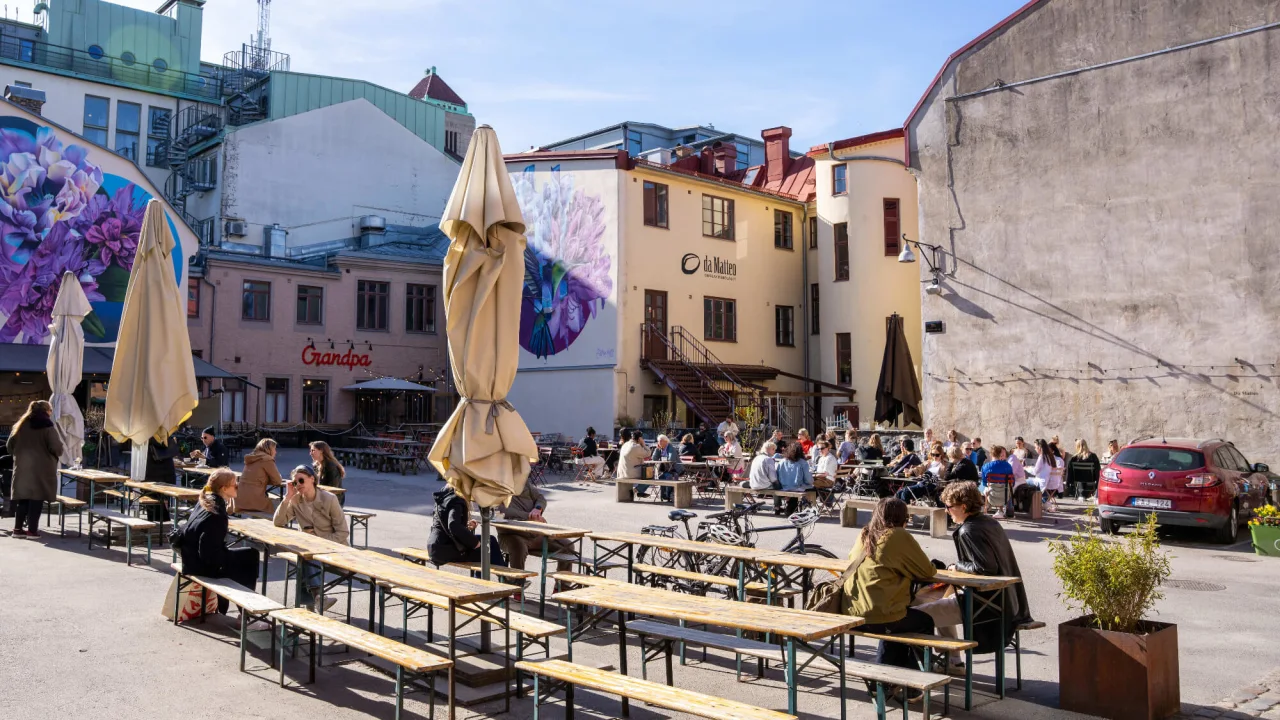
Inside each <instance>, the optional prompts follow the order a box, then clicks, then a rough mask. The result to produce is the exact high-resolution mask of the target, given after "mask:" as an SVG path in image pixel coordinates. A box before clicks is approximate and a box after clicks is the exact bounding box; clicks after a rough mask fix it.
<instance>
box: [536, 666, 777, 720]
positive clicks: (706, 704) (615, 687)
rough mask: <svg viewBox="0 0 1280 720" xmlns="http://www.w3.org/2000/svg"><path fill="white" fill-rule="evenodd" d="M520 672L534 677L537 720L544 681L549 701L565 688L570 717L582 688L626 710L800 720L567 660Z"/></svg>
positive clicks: (716, 718)
mask: <svg viewBox="0 0 1280 720" xmlns="http://www.w3.org/2000/svg"><path fill="white" fill-rule="evenodd" d="M516 668H517V669H518V670H522V671H524V672H527V673H529V674H531V675H533V693H534V698H533V717H534V720H538V717H539V715H538V713H539V709H540V706H541V704H542V700H543V699H544V693H542V691H541V688H540V682H541V679H542V678H546V679H547V680H548V681H550V682H549V683H548V684H549V685H550V687H548V688H547V692H546V693H545V697H550V696H551V695H552V694H553V693H554V692H555V691H556V690H557V689H559V688H564V692H565V715H566V717H572V712H573V691H574V688H575V687H582V688H587V689H590V690H596V691H598V692H603V693H609V694H610V695H618V696H620V697H622V698H623V704H624V710H625V705H626V701H627V700H640V701H642V702H646V703H649V704H650V705H654V706H656V707H660V708H664V709H667V710H673V711H676V712H680V713H684V714H687V715H692V716H694V717H702V718H711V720H796V716H794V715H788V714H786V713H780V712H777V711H774V710H766V709H764V708H758V707H755V706H754V705H747V704H746V703H741V702H738V701H736V700H727V699H724V698H718V697H712V696H710V695H703V694H702V693H696V692H693V691H691V690H681V689H679V688H674V687H670V686H668V685H662V684H659V683H655V682H649V681H648V680H642V679H640V678H633V677H628V676H626V675H620V674H618V673H614V672H609V671H607V670H599V669H597V668H593V667H587V666H585V665H575V664H574V663H571V662H565V661H563V660H543V661H541V662H530V661H527V660H526V661H521V662H518V663H516ZM624 714H625V712H624Z"/></svg>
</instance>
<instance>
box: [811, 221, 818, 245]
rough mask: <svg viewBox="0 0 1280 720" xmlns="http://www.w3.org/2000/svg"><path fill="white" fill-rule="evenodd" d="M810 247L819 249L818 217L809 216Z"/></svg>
mask: <svg viewBox="0 0 1280 720" xmlns="http://www.w3.org/2000/svg"><path fill="white" fill-rule="evenodd" d="M809 249H810V250H817V249H818V218H816V217H811V218H809Z"/></svg>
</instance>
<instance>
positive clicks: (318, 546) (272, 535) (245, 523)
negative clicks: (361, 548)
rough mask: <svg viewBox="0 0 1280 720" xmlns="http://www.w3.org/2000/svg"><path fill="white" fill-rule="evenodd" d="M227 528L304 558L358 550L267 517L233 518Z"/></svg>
mask: <svg viewBox="0 0 1280 720" xmlns="http://www.w3.org/2000/svg"><path fill="white" fill-rule="evenodd" d="M227 530H228V531H230V532H233V533H235V534H237V535H242V536H244V537H247V538H249V539H250V540H257V541H258V542H260V543H262V544H264V545H268V546H270V547H272V548H275V549H276V550H285V551H288V552H292V553H297V554H298V556H299V557H301V558H303V559H304V560H309V559H311V558H312V557H315V556H316V555H325V554H340V553H349V552H357V551H356V549H355V548H353V547H350V546H347V545H343V544H342V543H338V542H334V541H332V540H326V539H324V538H322V537H320V536H318V535H311V534H310V533H304V532H302V531H301V530H294V529H292V528H282V527H276V525H275V523H273V522H272V521H270V520H265V519H257V518H250V519H243V520H231V521H230V522H228V523H227Z"/></svg>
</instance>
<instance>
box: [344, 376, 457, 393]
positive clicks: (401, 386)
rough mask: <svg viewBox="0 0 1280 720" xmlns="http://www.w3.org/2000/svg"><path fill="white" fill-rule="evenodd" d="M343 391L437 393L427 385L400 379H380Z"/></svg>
mask: <svg viewBox="0 0 1280 720" xmlns="http://www.w3.org/2000/svg"><path fill="white" fill-rule="evenodd" d="M342 389H343V390H350V391H352V392H377V391H379V390H396V391H408V392H429V393H433V392H435V391H436V389H435V388H429V387H427V386H426V385H419V384H418V383H412V382H409V381H408V380H401V379H400V378H378V379H377V380H366V381H364V382H362V383H356V384H355V385H348V386H346V387H344V388H342Z"/></svg>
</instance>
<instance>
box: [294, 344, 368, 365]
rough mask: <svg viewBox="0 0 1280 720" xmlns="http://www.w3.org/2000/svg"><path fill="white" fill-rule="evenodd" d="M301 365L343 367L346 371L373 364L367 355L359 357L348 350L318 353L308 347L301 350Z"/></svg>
mask: <svg viewBox="0 0 1280 720" xmlns="http://www.w3.org/2000/svg"><path fill="white" fill-rule="evenodd" d="M302 364H303V365H315V366H316V367H322V366H326V365H331V366H340V367H345V368H347V369H348V370H354V369H355V368H358V367H369V366H370V365H372V364H373V358H371V357H369V356H368V355H360V354H358V353H354V352H352V351H350V350H348V351H346V352H345V353H338V352H318V351H317V350H316V349H315V348H313V347H311V346H310V345H308V346H306V347H304V348H302Z"/></svg>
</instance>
